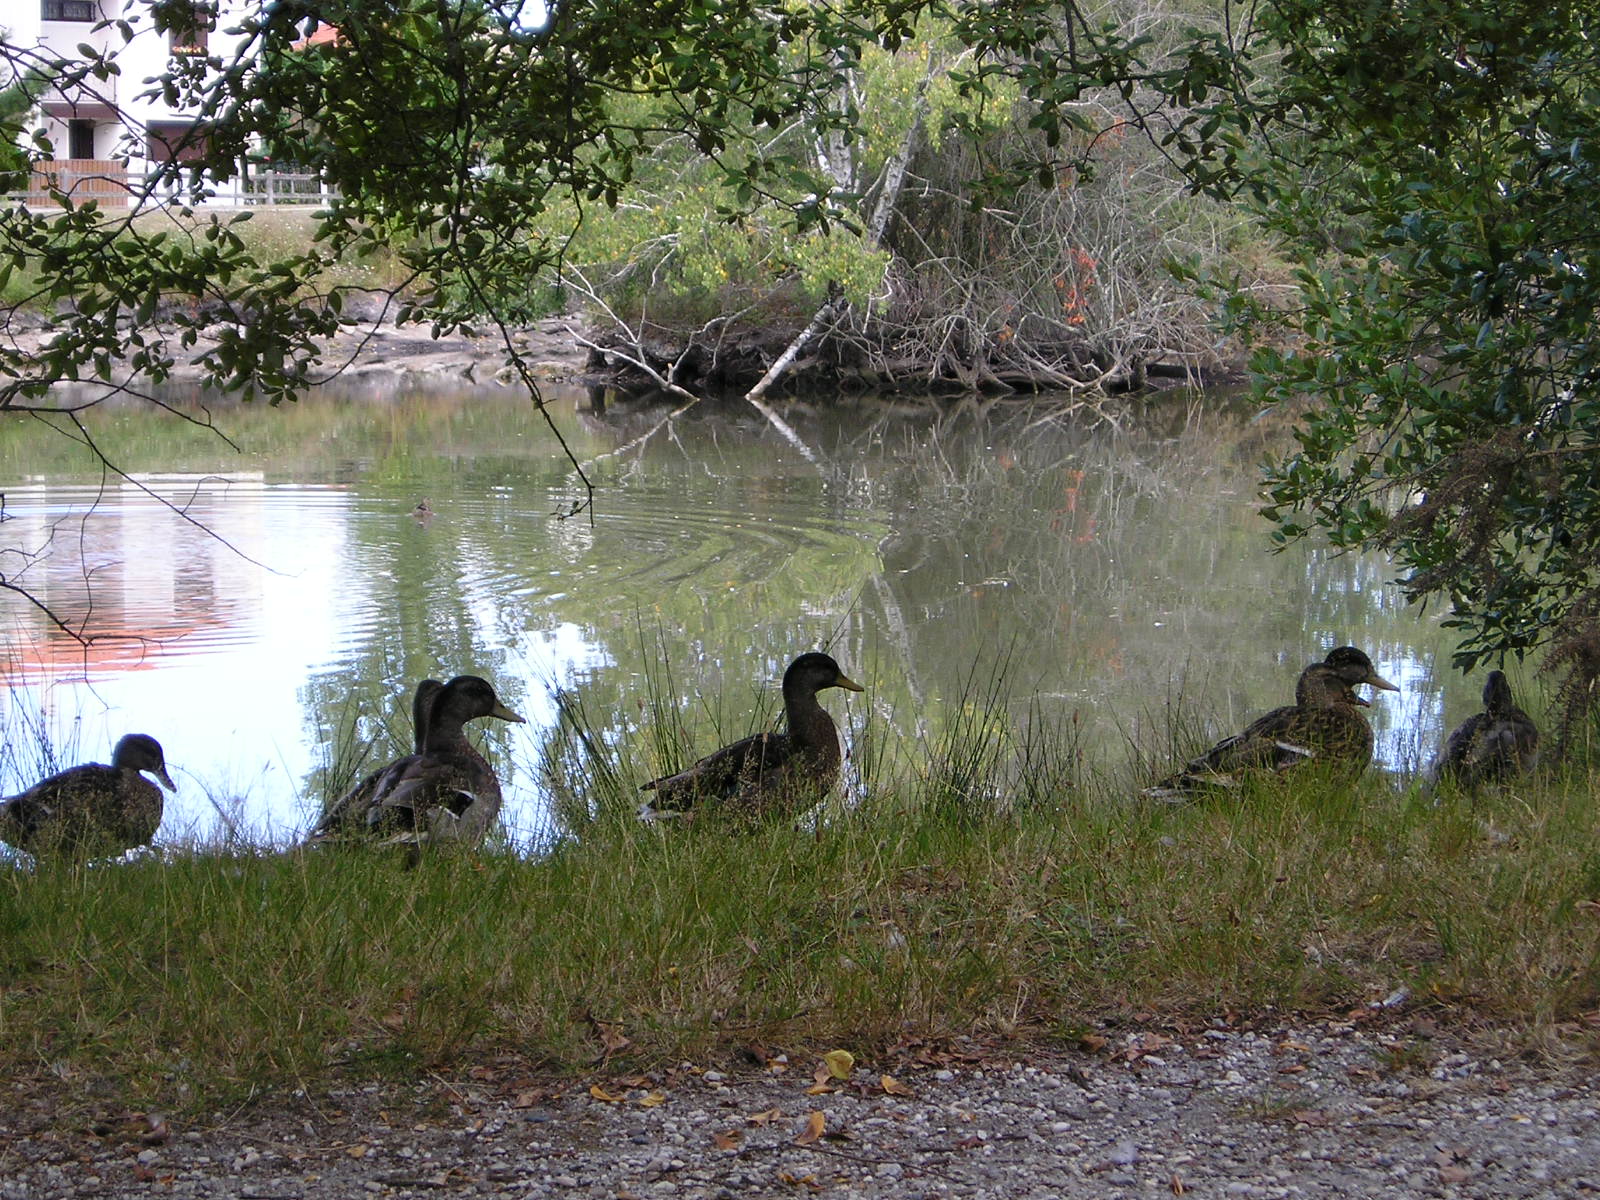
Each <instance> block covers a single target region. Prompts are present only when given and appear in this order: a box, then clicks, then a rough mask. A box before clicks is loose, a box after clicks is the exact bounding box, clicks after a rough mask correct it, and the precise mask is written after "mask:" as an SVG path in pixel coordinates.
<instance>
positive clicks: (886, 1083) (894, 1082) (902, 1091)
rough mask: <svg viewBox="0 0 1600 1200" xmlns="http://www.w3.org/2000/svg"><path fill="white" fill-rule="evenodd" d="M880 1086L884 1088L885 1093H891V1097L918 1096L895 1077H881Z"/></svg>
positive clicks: (879, 1078) (879, 1079)
mask: <svg viewBox="0 0 1600 1200" xmlns="http://www.w3.org/2000/svg"><path fill="white" fill-rule="evenodd" d="M878 1086H880V1087H881V1088H883V1090H884V1091H885V1092H887V1093H889V1095H891V1096H915V1095H916V1093H915V1092H914V1091H912V1090H911V1089H910V1088H908V1087H907V1086H906V1085H905V1084H903V1083H901V1082H900V1081H899V1080H898V1079H896V1078H895V1077H894V1076H893V1075H880V1076H879V1077H878Z"/></svg>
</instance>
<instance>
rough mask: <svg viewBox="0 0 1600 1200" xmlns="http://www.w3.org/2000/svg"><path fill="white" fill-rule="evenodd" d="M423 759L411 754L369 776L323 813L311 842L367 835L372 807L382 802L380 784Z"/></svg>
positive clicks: (308, 836)
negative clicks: (345, 835)
mask: <svg viewBox="0 0 1600 1200" xmlns="http://www.w3.org/2000/svg"><path fill="white" fill-rule="evenodd" d="M419 757H421V756H420V755H416V754H408V755H406V756H405V757H404V758H399V759H396V760H395V761H394V762H392V763H387V764H385V765H384V766H381V767H379V768H378V769H377V770H376V771H374V772H372V774H370V775H368V776H366V777H365V778H364V779H362V780H361V781H360V782H359V783H357V784H356V785H355V786H354V787H352V788H351V789H350V790H349V791H347V792H346V793H345V794H344V795H342V796H340V797H339V798H338V799H337V800H335V801H334V802H333V807H332V808H330V809H328V811H327V812H325V813H323V814H322V819H321V820H320V821H318V822H317V823H316V825H314V826H313V827H312V829H311V832H310V833H309V834H307V835H306V836H307V838H308V839H309V840H311V841H320V840H323V839H325V838H330V837H338V836H339V835H341V834H352V833H354V834H361V833H364V832H365V831H366V829H367V823H368V818H369V816H370V814H371V812H372V806H373V804H374V803H376V801H377V799H378V785H379V783H380V782H382V780H383V778H384V776H386V775H388V774H389V773H390V772H391V771H394V770H397V769H403V768H405V767H406V765H407V764H408V763H410V762H411V761H413V760H414V759H417V758H419Z"/></svg>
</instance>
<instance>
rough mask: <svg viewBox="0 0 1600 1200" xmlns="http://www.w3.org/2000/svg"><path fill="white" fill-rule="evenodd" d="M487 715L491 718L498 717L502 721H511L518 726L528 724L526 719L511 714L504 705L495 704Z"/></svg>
mask: <svg viewBox="0 0 1600 1200" xmlns="http://www.w3.org/2000/svg"><path fill="white" fill-rule="evenodd" d="M489 715H490V716H491V717H499V718H500V719H501V720H502V721H513V722H515V723H516V724H518V725H526V724H527V723H528V718H527V717H519V716H517V714H516V713H514V712H512V711H511V710H510V709H509V708H507V707H506V706H505V705H504V704H496V705H495V706H494V710H493V711H492V712H490V713H489Z"/></svg>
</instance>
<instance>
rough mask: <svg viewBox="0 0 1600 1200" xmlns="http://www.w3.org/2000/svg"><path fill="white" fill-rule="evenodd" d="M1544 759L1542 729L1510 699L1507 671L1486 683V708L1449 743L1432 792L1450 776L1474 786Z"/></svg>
mask: <svg viewBox="0 0 1600 1200" xmlns="http://www.w3.org/2000/svg"><path fill="white" fill-rule="evenodd" d="M1538 761H1539V729H1538V727H1537V726H1536V725H1534V723H1533V718H1531V717H1529V716H1528V714H1527V713H1525V712H1523V711H1522V710H1521V709H1520V708H1518V707H1517V703H1516V701H1515V700H1513V699H1512V698H1511V684H1510V683H1508V682H1507V681H1506V676H1505V672H1504V671H1490V672H1489V678H1488V679H1486V680H1485V681H1484V684H1483V711H1482V712H1481V713H1476V714H1474V715H1473V716H1470V717H1468V718H1467V719H1466V720H1465V721H1463V722H1462V723H1461V724H1460V725H1459V726H1457V728H1456V730H1455V732H1454V733H1452V734H1451V735H1450V737H1449V738H1448V740H1446V742H1445V744H1444V753H1443V754H1441V755H1440V756H1439V760H1438V761H1437V762H1436V763H1434V764H1433V768H1432V769H1431V770H1430V771H1429V773H1428V774H1429V781H1428V782H1429V790H1430V791H1431V790H1432V789H1433V787H1434V786H1436V785H1437V784H1439V783H1441V782H1442V781H1444V780H1446V779H1451V780H1454V781H1455V783H1456V784H1457V785H1458V786H1459V787H1461V788H1463V789H1467V790H1470V789H1472V788H1476V787H1478V786H1479V785H1481V784H1485V783H1501V782H1503V781H1505V780H1507V779H1512V778H1515V777H1516V776H1518V775H1521V774H1523V773H1524V772H1527V771H1531V770H1533V768H1534V765H1535V764H1536V763H1537V762H1538Z"/></svg>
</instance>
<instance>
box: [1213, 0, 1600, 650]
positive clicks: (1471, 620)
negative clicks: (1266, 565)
mask: <svg viewBox="0 0 1600 1200" xmlns="http://www.w3.org/2000/svg"><path fill="white" fill-rule="evenodd" d="M1270 12H1271V14H1272V18H1273V20H1272V23H1271V25H1270V29H1271V32H1272V35H1273V37H1274V39H1275V41H1276V43H1277V44H1279V45H1281V46H1282V47H1283V48H1284V49H1285V52H1286V57H1285V59H1284V61H1283V64H1282V70H1283V83H1282V86H1281V88H1280V90H1279V92H1278V94H1277V101H1278V103H1279V104H1280V106H1281V107H1282V108H1283V109H1284V110H1285V111H1292V112H1293V113H1294V114H1295V118H1296V120H1297V121H1298V122H1300V123H1302V125H1303V126H1304V129H1305V136H1304V137H1302V138H1300V139H1298V140H1296V141H1295V142H1294V143H1293V145H1292V150H1293V153H1292V155H1291V154H1289V153H1285V154H1284V155H1282V156H1276V157H1274V156H1270V155H1267V154H1265V153H1263V154H1262V156H1261V157H1259V158H1258V159H1257V160H1256V164H1255V172H1256V173H1255V174H1254V176H1253V182H1254V183H1255V185H1256V187H1257V189H1258V197H1259V200H1258V203H1259V207H1260V210H1261V211H1262V213H1263V215H1264V216H1266V217H1267V219H1269V220H1270V221H1271V222H1272V223H1273V224H1274V225H1275V226H1276V227H1277V228H1278V229H1279V230H1280V231H1281V232H1282V233H1283V234H1284V235H1285V237H1286V238H1287V240H1288V245H1289V246H1290V247H1292V248H1293V249H1295V250H1296V251H1297V252H1298V253H1299V254H1300V255H1301V257H1302V261H1303V268H1302V271H1301V273H1300V283H1301V299H1302V304H1301V306H1300V307H1298V308H1296V309H1294V310H1290V311H1280V310H1272V309H1268V308H1265V307H1262V306H1259V305H1251V304H1246V303H1243V302H1242V301H1240V302H1236V305H1235V315H1236V316H1237V317H1239V318H1240V319H1241V320H1242V321H1243V322H1244V323H1246V324H1247V325H1248V326H1249V327H1250V328H1252V330H1253V331H1254V332H1255V333H1256V334H1257V335H1258V336H1261V337H1262V338H1263V339H1264V340H1265V341H1267V342H1268V343H1269V344H1268V348H1266V349H1263V350H1262V351H1261V352H1260V353H1259V354H1258V355H1257V357H1256V359H1255V364H1254V365H1255V370H1256V375H1257V379H1258V384H1257V390H1258V394H1259V396H1260V398H1261V399H1262V400H1263V402H1266V403H1272V404H1283V405H1304V407H1305V414H1306V415H1305V416H1304V418H1303V420H1302V423H1301V427H1300V431H1299V435H1298V436H1299V449H1298V451H1297V452H1296V453H1295V454H1293V455H1290V456H1289V457H1287V458H1285V459H1284V460H1282V461H1281V462H1278V463H1276V464H1275V465H1274V466H1273V467H1272V469H1271V471H1270V473H1269V476H1268V481H1267V487H1268V495H1269V504H1268V507H1267V509H1266V512H1267V515H1268V516H1269V517H1270V518H1271V519H1273V520H1274V521H1275V522H1276V523H1277V537H1278V538H1279V539H1280V540H1282V539H1285V538H1292V537H1298V536H1302V535H1305V534H1307V533H1309V532H1311V531H1313V530H1315V531H1318V532H1320V533H1321V534H1323V535H1325V536H1326V537H1328V538H1329V540H1330V541H1332V542H1333V544H1335V545H1337V546H1370V545H1382V546H1385V547H1387V548H1389V549H1390V550H1391V552H1392V553H1393V554H1394V556H1395V560H1396V563H1397V565H1399V566H1400V567H1401V569H1402V571H1403V576H1402V582H1403V584H1404V586H1405V588H1406V591H1407V593H1408V594H1409V595H1410V596H1411V597H1412V598H1413V599H1418V600H1426V599H1429V598H1432V597H1439V598H1443V599H1444V600H1446V601H1448V603H1449V604H1450V606H1451V616H1450V619H1449V623H1450V624H1451V625H1453V626H1454V627H1456V628H1458V629H1460V630H1461V634H1462V642H1461V646H1460V649H1459V651H1458V653H1457V656H1456V658H1457V662H1458V664H1459V665H1461V666H1462V667H1464V668H1471V667H1472V666H1474V665H1476V664H1478V663H1479V662H1482V661H1483V660H1485V659H1491V660H1497V661H1498V660H1500V659H1502V658H1503V657H1504V656H1505V655H1507V654H1516V655H1518V656H1519V657H1520V656H1521V655H1522V654H1524V653H1526V652H1527V651H1529V650H1531V649H1533V648H1534V647H1536V646H1540V645H1541V644H1544V643H1547V642H1549V641H1551V640H1552V639H1553V640H1555V641H1556V643H1557V644H1558V646H1565V647H1567V648H1569V649H1571V648H1572V647H1574V646H1575V645H1576V644H1577V642H1586V641H1588V640H1589V639H1592V638H1593V637H1594V635H1595V633H1596V631H1597V629H1600V626H1597V625H1596V620H1597V618H1600V455H1597V453H1596V450H1597V448H1600V403H1597V402H1596V400H1595V395H1594V393H1595V385H1596V382H1597V381H1600V343H1597V342H1596V339H1595V336H1594V313H1595V311H1596V308H1597V306H1600V205H1597V201H1596V196H1597V195H1600V189H1597V186H1596V185H1597V183H1600V145H1597V143H1596V142H1595V137H1594V134H1595V126H1594V112H1595V104H1596V100H1597V97H1600V64H1597V61H1596V59H1595V56H1594V53H1593V38H1594V35H1595V33H1596V32H1597V31H1596V28H1595V16H1594V13H1593V11H1592V10H1591V9H1590V8H1589V7H1588V6H1586V5H1580V4H1557V5H1553V6H1552V5H1547V4H1533V3H1526V4H1522V3H1519V4H1512V5H1502V4H1479V3H1471V4H1466V5H1463V4H1460V3H1455V2H1450V3H1445V2H1443V0H1436V2H1432V3H1421V4H1410V5H1405V6H1403V7H1401V8H1385V9H1373V8H1372V7H1371V6H1370V5H1365V4H1359V3H1347V4H1346V3H1340V4H1333V5H1328V4H1321V3H1318V4H1314V5H1313V4H1298V3H1278V4H1275V5H1272V6H1270ZM1330 218H1333V219H1332V220H1330ZM1330 239H1332V241H1333V242H1334V243H1336V245H1337V250H1338V253H1337V254H1334V255H1330V253H1329V250H1330ZM1286 334H1287V335H1288V336H1287V337H1286V336H1285V335H1286ZM1284 344H1288V345H1290V346H1292V347H1293V348H1292V349H1291V350H1281V349H1277V348H1275V347H1276V346H1281V345H1284ZM1575 639H1576V641H1575ZM1590 678H1592V675H1591V676H1590Z"/></svg>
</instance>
